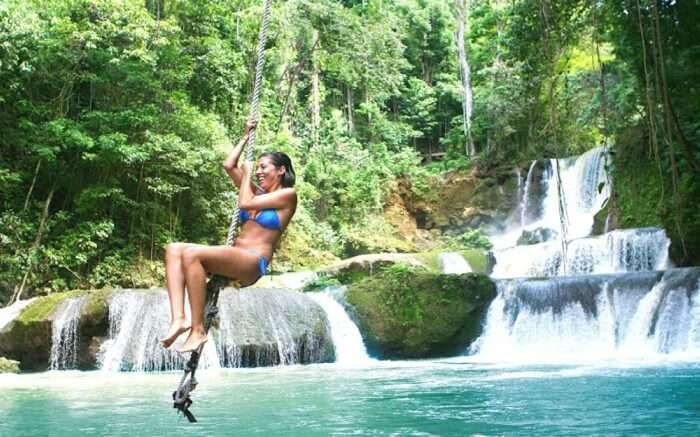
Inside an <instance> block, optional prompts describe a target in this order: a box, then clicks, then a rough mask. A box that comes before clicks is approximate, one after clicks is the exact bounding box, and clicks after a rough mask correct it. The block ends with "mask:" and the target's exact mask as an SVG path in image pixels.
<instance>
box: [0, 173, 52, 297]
mask: <svg viewBox="0 0 700 437" xmlns="http://www.w3.org/2000/svg"><path fill="white" fill-rule="evenodd" d="M55 191H56V186H55V185H54V186H53V187H52V188H51V191H50V192H49V195H48V196H47V197H46V201H45V202H44V211H43V212H42V213H41V221H40V222H39V229H38V230H37V231H36V238H34V243H32V247H31V249H29V254H30V258H29V265H28V266H27V270H26V271H25V272H24V276H23V277H22V282H20V284H19V286H17V287H15V292H14V294H13V295H12V299H10V302H9V303H10V304H12V303H14V302H17V301H18V300H20V298H21V297H22V293H23V292H24V288H25V287H26V285H27V280H28V279H29V275H31V273H32V271H33V270H34V265H35V261H34V260H35V258H33V257H31V256H32V255H33V254H35V253H36V251H37V250H38V249H39V246H40V245H41V240H42V239H43V238H44V229H45V227H46V220H47V219H48V218H49V207H50V206H51V199H53V194H54V192H55Z"/></svg>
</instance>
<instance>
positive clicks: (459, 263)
mask: <svg viewBox="0 0 700 437" xmlns="http://www.w3.org/2000/svg"><path fill="white" fill-rule="evenodd" d="M437 258H438V267H439V269H440V272H441V273H456V274H462V273H471V272H472V267H471V266H470V265H469V262H467V260H466V259H464V257H463V256H462V254H461V253H459V252H443V253H440V254H438V257H437Z"/></svg>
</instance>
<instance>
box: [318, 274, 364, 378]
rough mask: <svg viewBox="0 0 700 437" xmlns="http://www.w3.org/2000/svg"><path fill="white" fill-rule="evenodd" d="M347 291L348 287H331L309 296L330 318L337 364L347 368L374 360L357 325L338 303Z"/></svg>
mask: <svg viewBox="0 0 700 437" xmlns="http://www.w3.org/2000/svg"><path fill="white" fill-rule="evenodd" d="M345 290H346V287H329V288H326V289H325V290H323V291H320V292H317V293H309V296H310V297H311V298H312V299H313V300H315V301H316V302H317V303H318V304H319V305H320V306H321V307H322V308H323V310H324V311H325V312H326V316H327V317H328V322H329V323H330V327H331V336H332V337H333V346H334V348H335V362H336V363H337V364H339V365H341V366H347V367H358V366H364V365H367V364H368V363H371V362H372V361H373V360H372V359H371V358H370V357H369V355H367V349H366V348H365V345H364V343H363V341H362V335H360V330H359V329H358V328H357V325H355V323H354V322H353V321H352V319H350V316H348V313H347V312H346V311H345V308H343V306H342V305H341V304H340V303H339V302H338V300H342V299H343V296H344V294H345Z"/></svg>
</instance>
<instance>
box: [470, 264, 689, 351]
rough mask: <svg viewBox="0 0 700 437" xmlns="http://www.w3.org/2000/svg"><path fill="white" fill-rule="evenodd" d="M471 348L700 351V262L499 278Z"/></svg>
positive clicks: (507, 349) (476, 349)
mask: <svg viewBox="0 0 700 437" xmlns="http://www.w3.org/2000/svg"><path fill="white" fill-rule="evenodd" d="M497 284H498V296H497V297H496V299H495V300H494V302H493V303H492V304H491V306H490V307H489V311H488V314H487V320H486V325H485V328H484V332H483V333H482V335H481V337H480V338H479V339H478V340H477V341H476V342H475V343H474V344H473V345H472V347H471V353H473V354H475V357H476V358H478V359H482V360H487V361H524V362H542V361H555V362H569V361H591V360H606V359H650V358H652V357H657V358H663V357H664V356H672V357H680V358H684V357H688V358H692V357H695V358H697V357H698V356H700V335H698V334H700V268H686V269H672V270H668V271H667V272H665V273H662V272H642V273H626V274H617V275H591V276H582V277H564V278H550V279H512V280H499V281H498V282H497Z"/></svg>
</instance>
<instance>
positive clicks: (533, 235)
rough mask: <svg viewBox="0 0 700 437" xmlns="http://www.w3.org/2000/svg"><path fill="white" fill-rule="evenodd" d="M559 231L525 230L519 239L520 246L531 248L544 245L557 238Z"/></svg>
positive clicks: (547, 229)
mask: <svg viewBox="0 0 700 437" xmlns="http://www.w3.org/2000/svg"><path fill="white" fill-rule="evenodd" d="M557 235H558V234H557V231H555V230H554V229H550V228H535V229H532V230H527V229H525V230H523V233H522V234H520V237H519V238H518V242H517V244H518V246H529V245H532V244H539V243H544V242H545V241H550V240H553V239H554V238H556V237H557Z"/></svg>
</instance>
